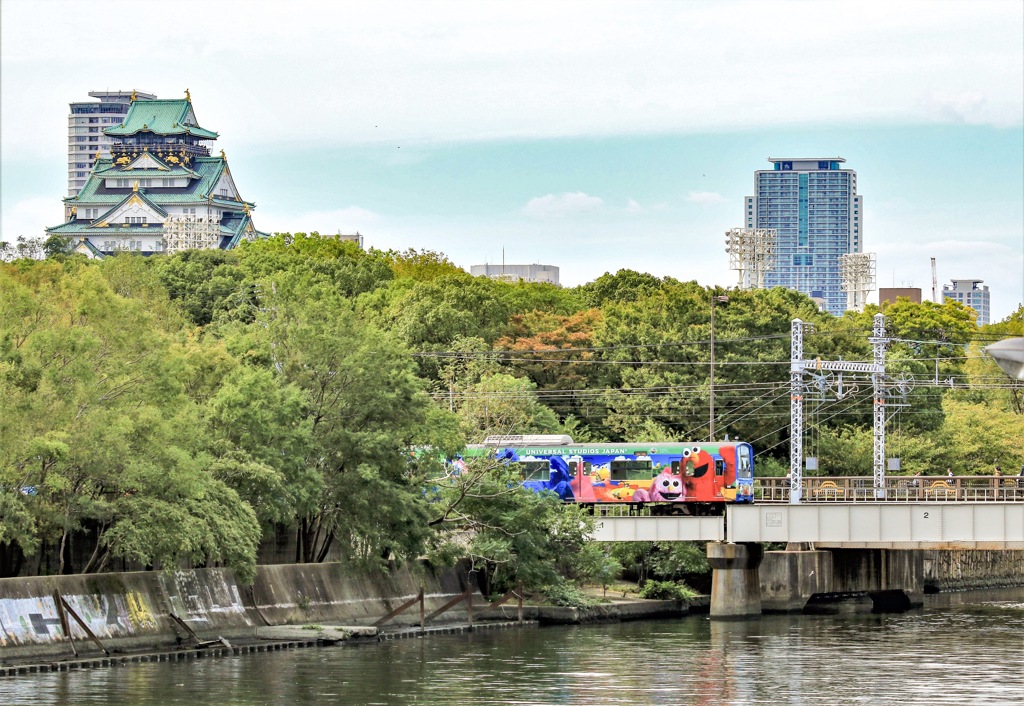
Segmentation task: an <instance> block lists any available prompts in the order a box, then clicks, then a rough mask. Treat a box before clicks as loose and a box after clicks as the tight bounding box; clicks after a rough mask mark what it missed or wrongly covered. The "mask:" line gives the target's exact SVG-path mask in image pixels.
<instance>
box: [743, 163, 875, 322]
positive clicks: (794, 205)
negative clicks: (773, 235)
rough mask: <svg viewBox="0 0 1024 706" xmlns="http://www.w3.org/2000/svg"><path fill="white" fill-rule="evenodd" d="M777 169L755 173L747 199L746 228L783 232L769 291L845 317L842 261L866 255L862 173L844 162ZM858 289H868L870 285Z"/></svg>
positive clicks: (777, 166)
mask: <svg viewBox="0 0 1024 706" xmlns="http://www.w3.org/2000/svg"><path fill="white" fill-rule="evenodd" d="M768 161H769V162H771V164H772V169H764V170H758V171H756V172H754V195H753V196H748V197H747V199H746V208H745V213H744V219H743V223H744V224H745V226H746V228H758V229H772V230H775V231H777V232H778V237H777V239H776V243H775V258H774V260H775V262H774V267H773V268H772V269H771V270H770V271H768V272H766V273H765V277H764V280H765V282H764V286H765V287H788V288H789V289H795V290H798V291H800V292H804V293H805V294H807V295H809V296H810V297H812V298H814V299H815V300H817V301H818V302H819V303H820V304H821V305H822V307H823V308H824V309H826V310H827V311H829V312H831V313H832V314H835V315H837V316H838V315H841V314H842V313H843V311H844V310H845V309H846V306H847V294H846V291H845V290H844V287H843V277H842V272H841V266H840V257H841V256H842V255H846V254H850V253H860V252H863V242H864V239H863V234H864V208H863V199H862V197H861V196H859V195H858V194H857V172H855V171H853V170H852V169H843V168H841V166H840V165H841V164H843V163H844V162H845V161H846V160H845V159H843V158H842V157H815V158H791V157H785V158H776V157H769V159H768ZM856 286H858V287H862V286H864V283H859V284H857V285H856Z"/></svg>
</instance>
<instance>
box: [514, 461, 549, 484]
mask: <svg viewBox="0 0 1024 706" xmlns="http://www.w3.org/2000/svg"><path fill="white" fill-rule="evenodd" d="M520 466H521V467H522V473H523V480H551V463H550V462H548V461H520Z"/></svg>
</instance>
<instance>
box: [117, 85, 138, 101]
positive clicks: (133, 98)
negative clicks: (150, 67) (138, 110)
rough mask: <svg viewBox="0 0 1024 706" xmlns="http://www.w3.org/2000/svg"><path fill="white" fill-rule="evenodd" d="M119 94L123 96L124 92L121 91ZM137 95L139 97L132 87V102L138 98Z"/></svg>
mask: <svg viewBox="0 0 1024 706" xmlns="http://www.w3.org/2000/svg"><path fill="white" fill-rule="evenodd" d="M121 95H122V96H123V95H124V94H123V93H122V94H121ZM138 97H139V96H138V92H137V91H136V90H135V89H134V88H133V89H132V103H134V102H135V101H136V100H137V99H138Z"/></svg>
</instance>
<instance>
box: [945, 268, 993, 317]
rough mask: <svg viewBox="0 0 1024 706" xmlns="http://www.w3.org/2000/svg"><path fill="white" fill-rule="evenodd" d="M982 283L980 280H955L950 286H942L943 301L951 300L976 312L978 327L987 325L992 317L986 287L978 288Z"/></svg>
mask: <svg viewBox="0 0 1024 706" xmlns="http://www.w3.org/2000/svg"><path fill="white" fill-rule="evenodd" d="M983 281H984V280H980V279H955V280H953V284H952V285H946V284H944V285H942V298H943V300H946V299H952V300H953V301H956V302H960V303H961V304H963V305H965V306H969V307H971V308H972V309H974V310H975V311H976V312H978V326H984V325H985V324H987V323H989V322H990V321H991V316H992V309H991V307H990V304H989V302H990V299H989V293H988V286H987V285H986V286H980V285H981V283H982V282H983Z"/></svg>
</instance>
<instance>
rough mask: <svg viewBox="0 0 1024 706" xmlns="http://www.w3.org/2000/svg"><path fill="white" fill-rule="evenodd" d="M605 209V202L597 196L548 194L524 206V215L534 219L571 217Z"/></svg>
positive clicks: (578, 193)
mask: <svg viewBox="0 0 1024 706" xmlns="http://www.w3.org/2000/svg"><path fill="white" fill-rule="evenodd" d="M603 207H604V201H602V200H601V199H600V198H598V197H597V196H588V195H587V194H585V193H583V192H582V191H574V192H571V193H564V194H557V195H556V194H548V195H547V196H538V197H536V198H533V199H530V200H529V202H527V204H526V205H525V206H523V213H525V214H526V215H527V216H533V217H534V218H552V217H555V218H557V217H561V216H570V215H574V214H577V213H585V212H588V211H596V210H599V209H601V208H603Z"/></svg>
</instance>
